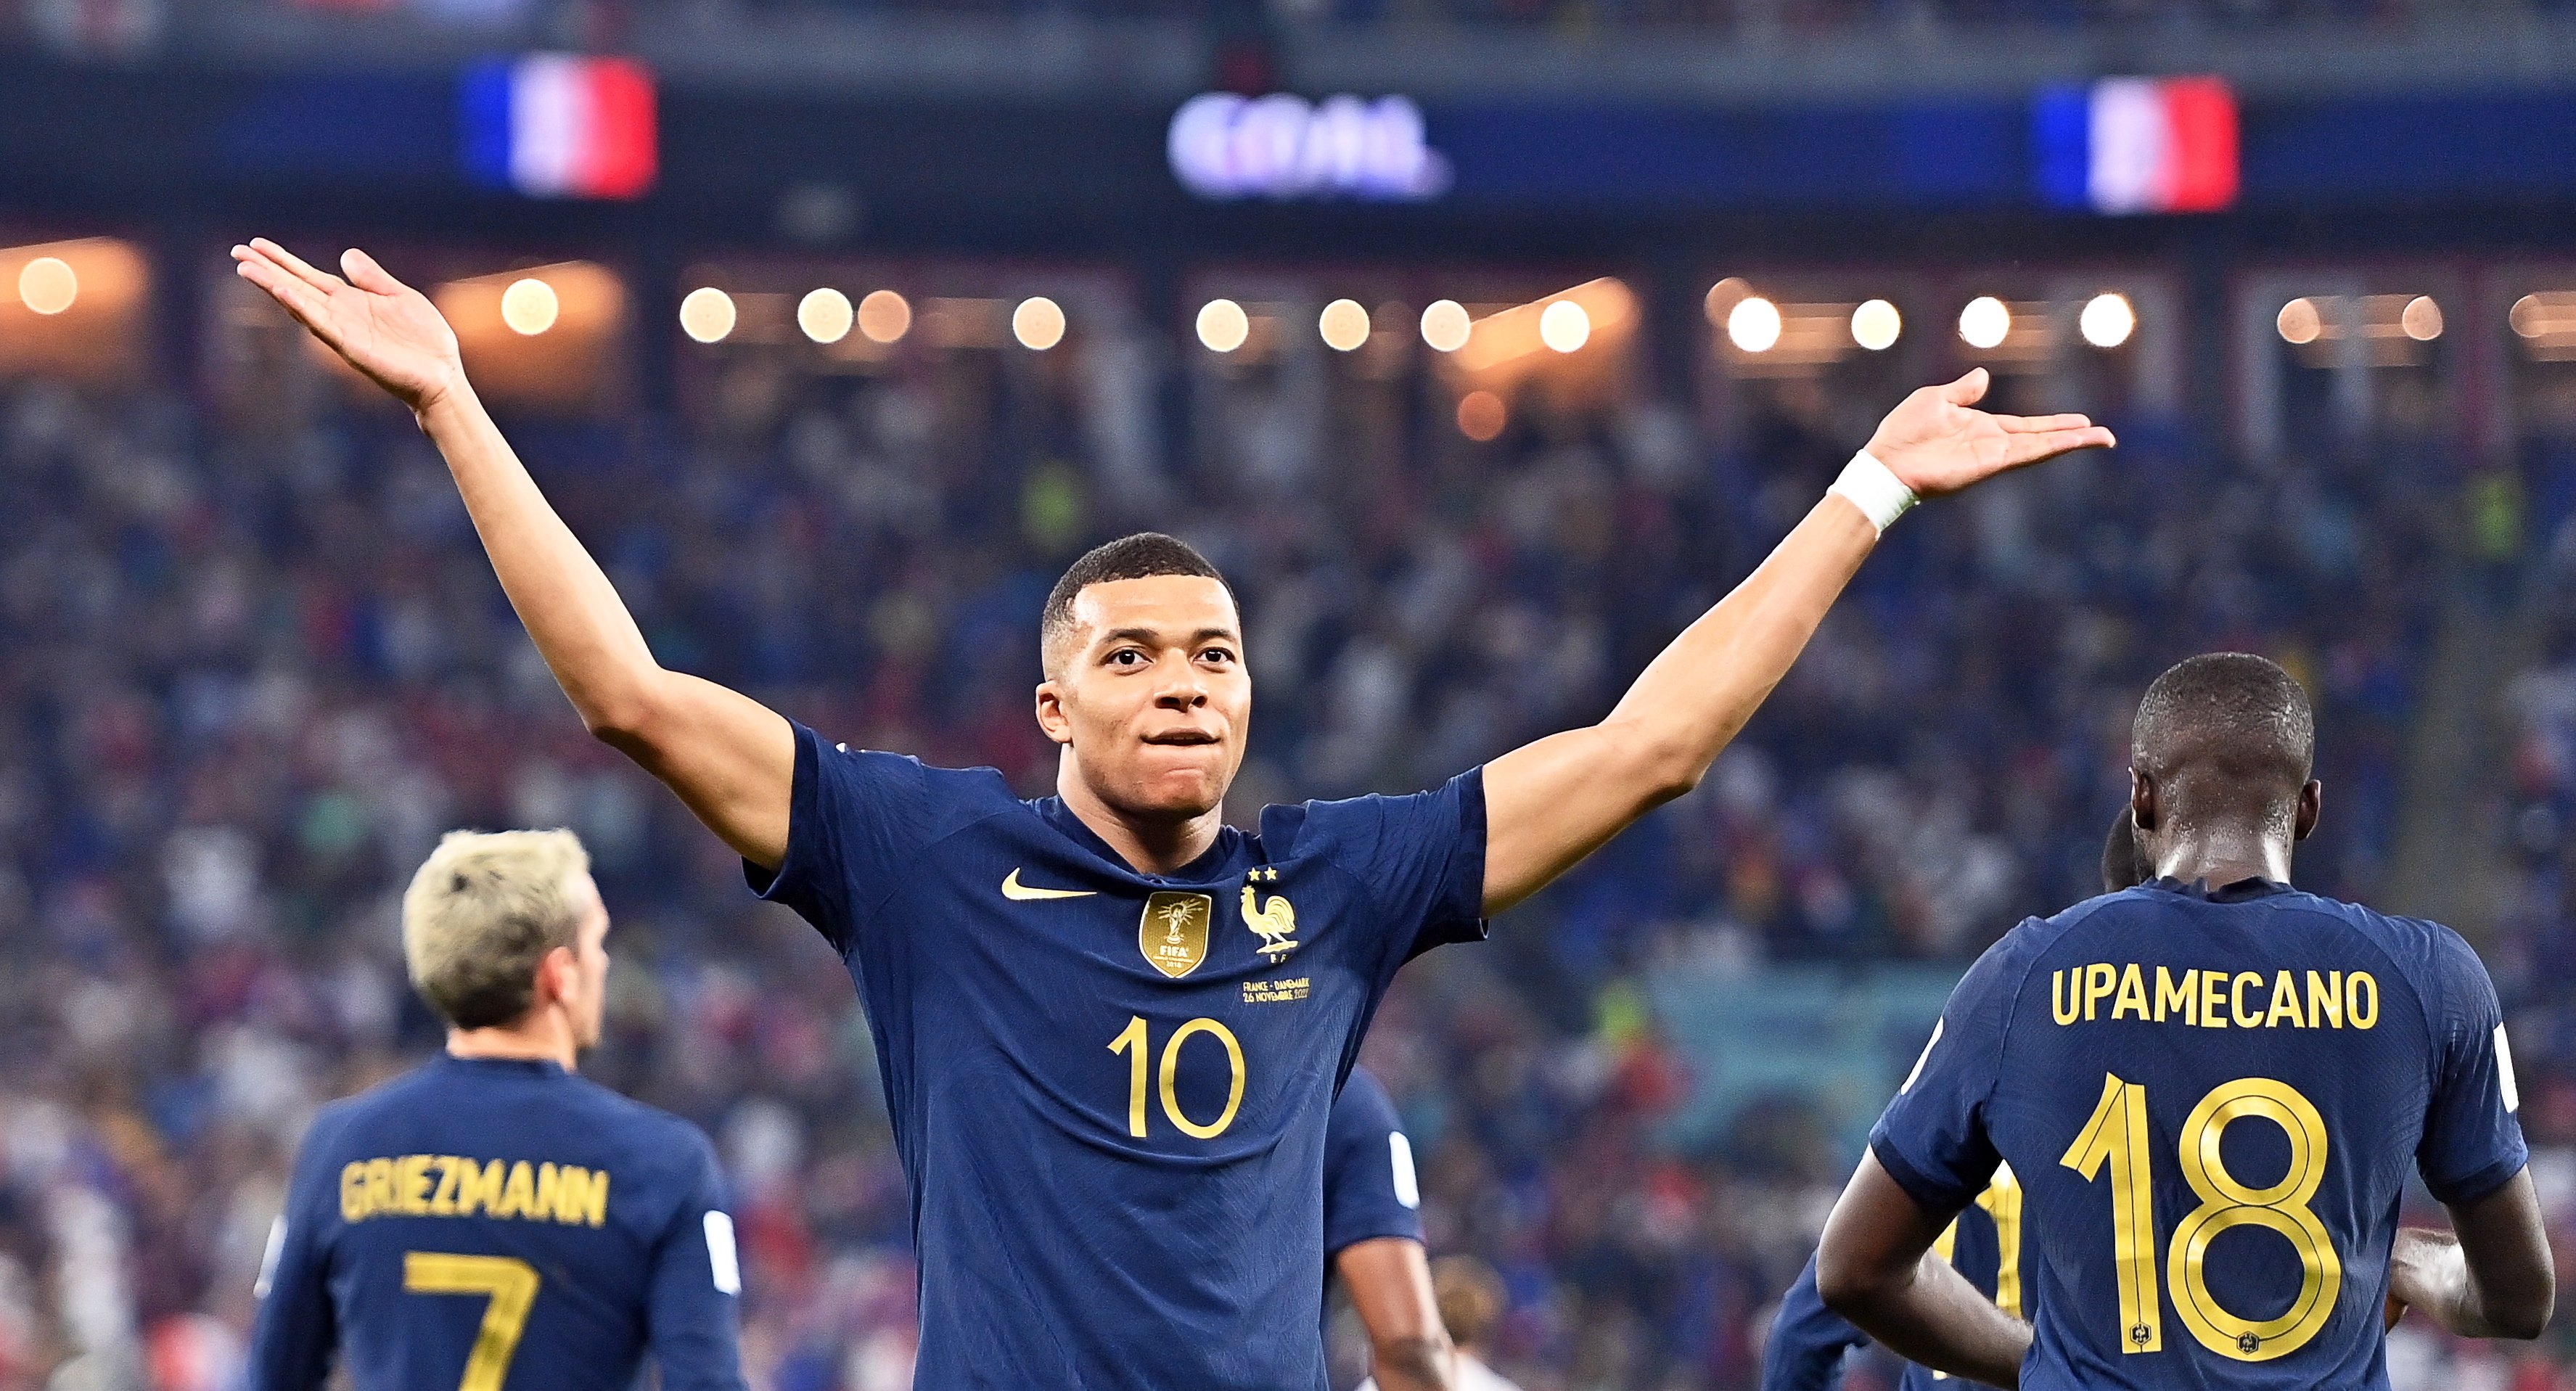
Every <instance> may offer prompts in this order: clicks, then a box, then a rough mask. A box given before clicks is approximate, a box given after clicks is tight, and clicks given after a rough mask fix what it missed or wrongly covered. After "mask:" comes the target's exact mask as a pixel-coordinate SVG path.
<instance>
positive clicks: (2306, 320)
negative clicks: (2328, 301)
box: [2272, 295, 2535, 347]
mask: <svg viewBox="0 0 2576 1391" xmlns="http://www.w3.org/2000/svg"><path fill="white" fill-rule="evenodd" d="M2534 300H2535V297H2534V296H2531V295H2524V296H2523V297H2522V298H2521V299H2519V300H2516V301H2515V302H2514V306H2513V312H2512V313H2511V314H2509V315H2507V316H2506V321H2507V322H2508V323H2510V324H2512V325H2513V329H2514V331H2515V332H2516V333H2522V336H2523V337H2525V338H2529V337H2531V336H2533V335H2531V334H2529V333H2523V324H2524V323H2525V322H2526V320H2527V319H2528V318H2529V314H2528V311H2526V310H2525V309H2524V306H2525V305H2528V304H2531V303H2533V302H2534ZM2338 312H2339V307H2338ZM2272 326H2273V327H2274V328H2277V329H2279V330H2280V332H2281V341H2282V342H2284V343H2288V344H2290V345H2291V346H2293V347H2306V346H2307V345H2308V344H2310V343H2313V342H2315V341H2317V340H2318V339H2319V338H2322V337H2324V336H2325V335H2326V328H2327V324H2326V311H2325V310H2324V309H2323V308H2321V307H2319V305H2318V304H2317V302H2316V301H2315V300H2312V299H2310V298H2308V297H2307V296H2305V295H2301V296H2299V297H2298V298H2297V299H2294V300H2292V301H2290V302H2289V303H2287V304H2285V305H2282V306H2281V312H2280V313H2279V314H2278V315H2276V316H2275V317H2274V318H2273V320H2272ZM2397 327H2398V330H2399V331H2400V332H2402V333H2404V334H2405V335H2406V336H2407V337H2409V338H2412V339H2414V340H2415V341H2416V342H2418V343H2430V342H2432V341H2433V340H2434V339H2436V338H2439V337H2441V336H2442V306H2440V305H2439V304H2436V303H2434V302H2433V297H2432V296H2431V295H2417V296H2416V297H2414V298H2413V299H2410V300H2408V301H2406V307H2405V308H2404V309H2401V310H2399V311H2398V314H2397Z"/></svg>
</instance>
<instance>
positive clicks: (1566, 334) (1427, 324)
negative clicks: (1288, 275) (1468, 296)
mask: <svg viewBox="0 0 2576 1391" xmlns="http://www.w3.org/2000/svg"><path fill="white" fill-rule="evenodd" d="M1374 326H1375V324H1374V320H1372V319H1371V318H1370V316H1369V312H1368V310H1367V309H1366V308H1364V307H1362V306H1361V304H1360V302H1359V301H1358V300H1354V299H1337V300H1334V301H1333V302H1332V303H1330V304H1327V305H1325V306H1324V308H1323V312H1321V313H1319V314H1317V315H1316V316H1315V332H1316V334H1317V335H1318V336H1319V337H1321V338H1322V339H1323V340H1324V346H1325V347H1328V348H1331V349H1332V350H1333V351H1335V352H1337V353H1348V352H1357V351H1359V349H1360V348H1361V347H1362V346H1363V345H1364V344H1366V343H1367V342H1368V341H1369V335H1370V333H1371V332H1372V331H1373V329H1374ZM1475 326H1476V325H1475V320H1474V318H1473V317H1472V316H1471V315H1469V314H1468V312H1467V307H1466V306H1465V305H1463V304H1460V303H1459V302H1458V301H1456V300H1454V299H1443V300H1434V301H1432V302H1431V304H1430V305H1429V306H1428V307H1426V308H1425V309H1424V310H1423V311H1422V318H1421V320H1420V329H1421V332H1422V341H1423V343H1424V345H1425V346H1427V347H1429V348H1430V349H1431V350H1432V351H1434V352H1442V353H1454V352H1456V351H1458V350H1459V349H1460V348H1463V347H1465V346H1467V339H1468V338H1469V337H1470V336H1471V335H1472V334H1473V332H1474V329H1475ZM1197 328H1198V335H1199V345H1200V346H1201V347H1204V348H1206V349H1207V350H1208V351H1210V352H1214V353H1230V352H1233V351H1234V350H1235V349H1237V348H1240V347H1242V346H1243V345H1244V343H1245V341H1246V340H1248V339H1249V338H1251V336H1252V316H1251V315H1250V314H1248V313H1246V312H1245V311H1244V308H1243V306H1242V305H1240V304H1237V303H1236V302H1234V301H1233V300H1230V299H1212V300H1209V301H1208V302H1207V303H1205V304H1203V305H1200V306H1199V313H1198V322H1197ZM1538 337H1539V341H1540V342H1541V343H1544V344H1546V345H1547V347H1548V349H1549V350H1550V351H1553V352H1559V353H1572V352H1579V351H1581V350H1582V348H1583V345H1584V344H1586V343H1589V342H1591V341H1592V316H1591V315H1590V314H1589V313H1587V312H1586V311H1585V310H1584V308H1583V306H1582V305H1580V304H1576V303H1574V302H1573V301H1571V300H1557V301H1555V302H1554V303H1551V304H1549V305H1548V306H1547V307H1546V308H1545V309H1542V310H1540V311H1539V316H1538Z"/></svg>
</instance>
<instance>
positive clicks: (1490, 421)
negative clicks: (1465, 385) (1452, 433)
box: [1458, 390, 1510, 444]
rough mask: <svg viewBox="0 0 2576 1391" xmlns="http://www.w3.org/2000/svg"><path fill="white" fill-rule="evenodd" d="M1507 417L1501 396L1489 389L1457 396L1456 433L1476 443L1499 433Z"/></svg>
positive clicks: (1508, 416)
mask: <svg viewBox="0 0 2576 1391" xmlns="http://www.w3.org/2000/svg"><path fill="white" fill-rule="evenodd" d="M1509 419H1510V412H1508V411H1506V410H1504V409H1503V398H1502V397H1500V396H1497V395H1495V394H1494V393H1492V392H1490V391H1482V390H1479V391H1470V392H1468V393H1467V394H1466V395H1464V396H1461V397H1459V398H1458V433H1460V434H1462V435H1465V436H1466V437H1467V438H1469V439H1471V440H1474V441H1476V442H1477V443H1478V444H1483V443H1484V442H1485V441H1487V440H1490V439H1492V438H1494V437H1495V436H1496V435H1499V434H1501V433H1502V432H1503V426H1504V424H1505V423H1506V422H1507V421H1508V420H1509Z"/></svg>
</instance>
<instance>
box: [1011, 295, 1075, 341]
mask: <svg viewBox="0 0 2576 1391" xmlns="http://www.w3.org/2000/svg"><path fill="white" fill-rule="evenodd" d="M1011 336H1012V337H1013V338H1016V339H1018V340H1020V346H1021V347H1023V348H1027V349H1029V350H1030V351H1032V352H1041V353H1042V352H1045V351H1046V350H1047V349H1049V348H1052V347H1054V346H1055V345H1056V344H1058V343H1061V342H1063V341H1064V309H1063V307H1062V306H1060V305H1058V304H1057V303H1056V302H1055V301H1054V300H1051V299H1048V298H1047V297H1046V296H1044V295H1031V296H1030V297H1028V298H1027V299H1024V300H1021V301H1020V307H1019V308H1017V309H1014V310H1012V311H1011Z"/></svg>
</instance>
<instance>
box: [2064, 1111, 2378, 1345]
mask: <svg viewBox="0 0 2576 1391" xmlns="http://www.w3.org/2000/svg"><path fill="white" fill-rule="evenodd" d="M2247 1116H2260V1117H2262V1118H2263V1119H2265V1120H2268V1121H2270V1122H2272V1123H2273V1124H2275V1125H2278V1126H2279V1127H2281V1131H2282V1133H2283V1134H2285V1135H2287V1136H2289V1138H2290V1170H2289V1172H2288V1173H2286V1174H2284V1175H2282V1176H2281V1181H2280V1182H2279V1183H2276V1184H2273V1185H2272V1186H2271V1187H2269V1188H2252V1187H2248V1186H2247V1185H2246V1184H2245V1183H2243V1182H2242V1181H2240V1180H2239V1179H2237V1177H2236V1176H2235V1175H2233V1174H2230V1173H2229V1172H2227V1163H2226V1160H2225V1159H2223V1158H2222V1157H2221V1156H2220V1153H2219V1140H2220V1138H2221V1137H2223V1136H2224V1135H2225V1134H2226V1133H2227V1127H2228V1126H2229V1125H2230V1124H2232V1123H2234V1122H2235V1121H2237V1120H2239V1119H2242V1118H2244V1117H2247ZM2147 1140H2148V1135H2147V1089H2146V1088H2145V1087H2144V1086H2141V1085H2139V1084H2137V1083H2135V1082H2123V1081H2121V1080H2120V1079H2119V1078H2117V1077H2114V1076H2110V1075H2108V1074H2105V1075H2104V1076H2103V1078H2102V1100H2101V1102H2100V1103H2099V1104H2098V1105H2096V1106H2095V1107H2094V1108H2093V1116H2092V1119H2090V1120H2087V1121H2086V1122H2085V1123H2084V1129H2083V1131H2082V1132H2081V1133H2079V1134H2078V1135H2077V1136H2076V1137H2075V1143H2074V1144H2072V1145H2069V1146H2067V1148H2066V1155H2065V1157H2064V1158H2063V1159H2061V1160H2059V1161H2058V1162H2059V1163H2061V1164H2063V1165H2065V1166H2066V1167H2067V1168H2069V1169H2073V1170H2074V1171H2075V1172H2077V1173H2079V1174H2082V1175H2083V1176H2084V1178H2085V1180H2086V1181H2087V1182H2090V1181H2092V1179H2093V1178H2094V1177H2095V1176H2096V1175H2098V1174H2100V1173H2101V1172H2102V1168H2103V1166H2104V1165H2105V1164H2106V1163H2107V1164H2108V1165H2109V1166H2110V1169H2111V1245H2112V1250H2113V1257H2114V1260H2115V1262H2116V1264H2117V1268H2118V1271H2119V1290H2120V1327H2121V1330H2122V1332H2121V1338H2120V1350H2121V1351H2122V1352H2129V1353H2138V1352H2157V1351H2161V1350H2162V1349H2163V1347H2164V1319H2163V1307H2164V1306H2163V1300H2162V1298H2161V1297H2160V1296H2159V1294H2158V1291H2157V1286H2156V1212H2155V1178H2154V1173H2155V1171H2154V1168H2153V1161H2154V1155H2153V1153H2152V1152H2151V1151H2150V1150H2149V1148H2148V1144H2147ZM2181 1150H2182V1176H2183V1181H2184V1182H2186V1183H2188V1184H2190V1185H2191V1191H2192V1192H2193V1193H2194V1194H2197V1195H2198V1196H2199V1198H2200V1206H2199V1207H2196V1208H2194V1209H2192V1210H2191V1212H2190V1213H2189V1214H2188V1215H2186V1216H2185V1217H2184V1218H2183V1219H2182V1225H2180V1226H2178V1227H2176V1228H2175V1229H2174V1234H2173V1241H2172V1244H2171V1246H2170V1248H2169V1250H2168V1251H2167V1253H2166V1258H2165V1276H2166V1278H2167V1279H2168V1280H2170V1281H2171V1282H2172V1284H2173V1288H2174V1312H2175V1313H2177V1314H2179V1315H2181V1317H2182V1322H2183V1326H2184V1327H2185V1328H2188V1329H2190V1330H2191V1336H2192V1337H2194V1338H2195V1339H2198V1340H2199V1342H2200V1345H2201V1346H2202V1347H2205V1348H2207V1349H2209V1350H2210V1351H2212V1352H2215V1353H2217V1354H2219V1355H2220V1356H2222V1357H2229V1358H2233V1359H2235V1360H2236V1361H2239V1362H2268V1361H2270V1360H2272V1359H2273V1358H2275V1357H2279V1356H2282V1355H2284V1354H2286V1353H2290V1352H2295V1351H2297V1350H2298V1349H2299V1348H2301V1347H2304V1346H2306V1345H2307V1342H2308V1340H2309V1339H2311V1338H2314V1337H2315V1336H2317V1333H2318V1331H2319V1330H2321V1329H2323V1328H2324V1327H2325V1326H2326V1320H2327V1319H2329V1318H2331V1317H2333V1316H2334V1307H2335V1297H2336V1296H2337V1295H2339V1294H2340V1293H2342V1291H2343V1260H2342V1258H2341V1257H2339V1256H2337V1255H2336V1254H2335V1248H2334V1237H2333V1234H2332V1233H2330V1232H2328V1231H2327V1230H2326V1224H2325V1223H2324V1222H2323V1221H2320V1220H2319V1219H2318V1217H2317V1215H2316V1213H2315V1212H2314V1211H2312V1210H2311V1209H2310V1208H2309V1207H2308V1200H2309V1199H2311V1198H2314V1197H2315V1196H2316V1195H2317V1186H2318V1185H2319V1184H2320V1183H2322V1182H2324V1181H2325V1172H2326V1123H2325V1118H2324V1117H2323V1116H2320V1115H2318V1114H2317V1108H2316V1106H2315V1105H2314V1104H2313V1103H2311V1102H2310V1101H2309V1100H2308V1099H2307V1098H2306V1097H2304V1096H2301V1095H2300V1094H2299V1091H2298V1089H2297V1088H2295V1087H2293V1086H2291V1085H2290V1084H2289V1083H2287V1082H2278V1081H2274V1080H2273V1079H2271V1078H2269V1077H2240V1078H2238V1079H2236V1080H2235V1081H2233V1082H2225V1083H2221V1084H2220V1085H2219V1086H2217V1087H2215V1088H2213V1089H2212V1090H2211V1091H2210V1093H2209V1095H2207V1096H2204V1097H2202V1098H2201V1099H2200V1104H2199V1105H2197V1106H2194V1107H2193V1108H2191V1114H2190V1116H2188V1117H2186V1118H2185V1119H2184V1121H2183V1123H2182V1140H2181ZM2247 1226H2252V1227H2262V1228H2265V1229H2266V1230H2269V1231H2274V1232H2278V1233H2280V1234H2281V1235H2282V1236H2283V1237H2284V1238H2286V1239H2288V1241H2289V1243H2290V1245H2291V1246H2292V1247H2294V1248H2296V1249H2297V1251H2298V1253H2299V1265H2300V1269H2301V1272H2302V1273H2301V1278H2300V1281H2299V1294H2298V1297H2297V1298H2296V1299H2293V1300H2291V1301H2290V1307H2289V1308H2288V1309H2286V1310H2284V1311H2283V1312H2282V1313H2281V1314H2280V1315H2279V1316H2278V1317H2275V1318H2269V1319H2262V1320H2259V1321H2258V1320H2255V1319H2249V1318H2245V1317H2243V1316H2241V1315H2237V1314H2233V1313H2230V1312H2228V1311H2227V1310H2225V1309H2223V1308H2221V1307H2219V1304H2218V1301H2217V1300H2216V1299H2215V1298H2213V1297H2211V1295H2210V1292H2209V1275H2208V1271H2207V1269H2206V1268H2205V1265H2204V1262H2205V1261H2206V1259H2207V1257H2208V1255H2209V1244H2210V1243H2211V1242H2212V1241H2214V1240H2216V1239H2217V1237H2218V1234H2219V1233H2221V1232H2224V1231H2227V1230H2229V1229H2230V1228H2233V1227H2247Z"/></svg>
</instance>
